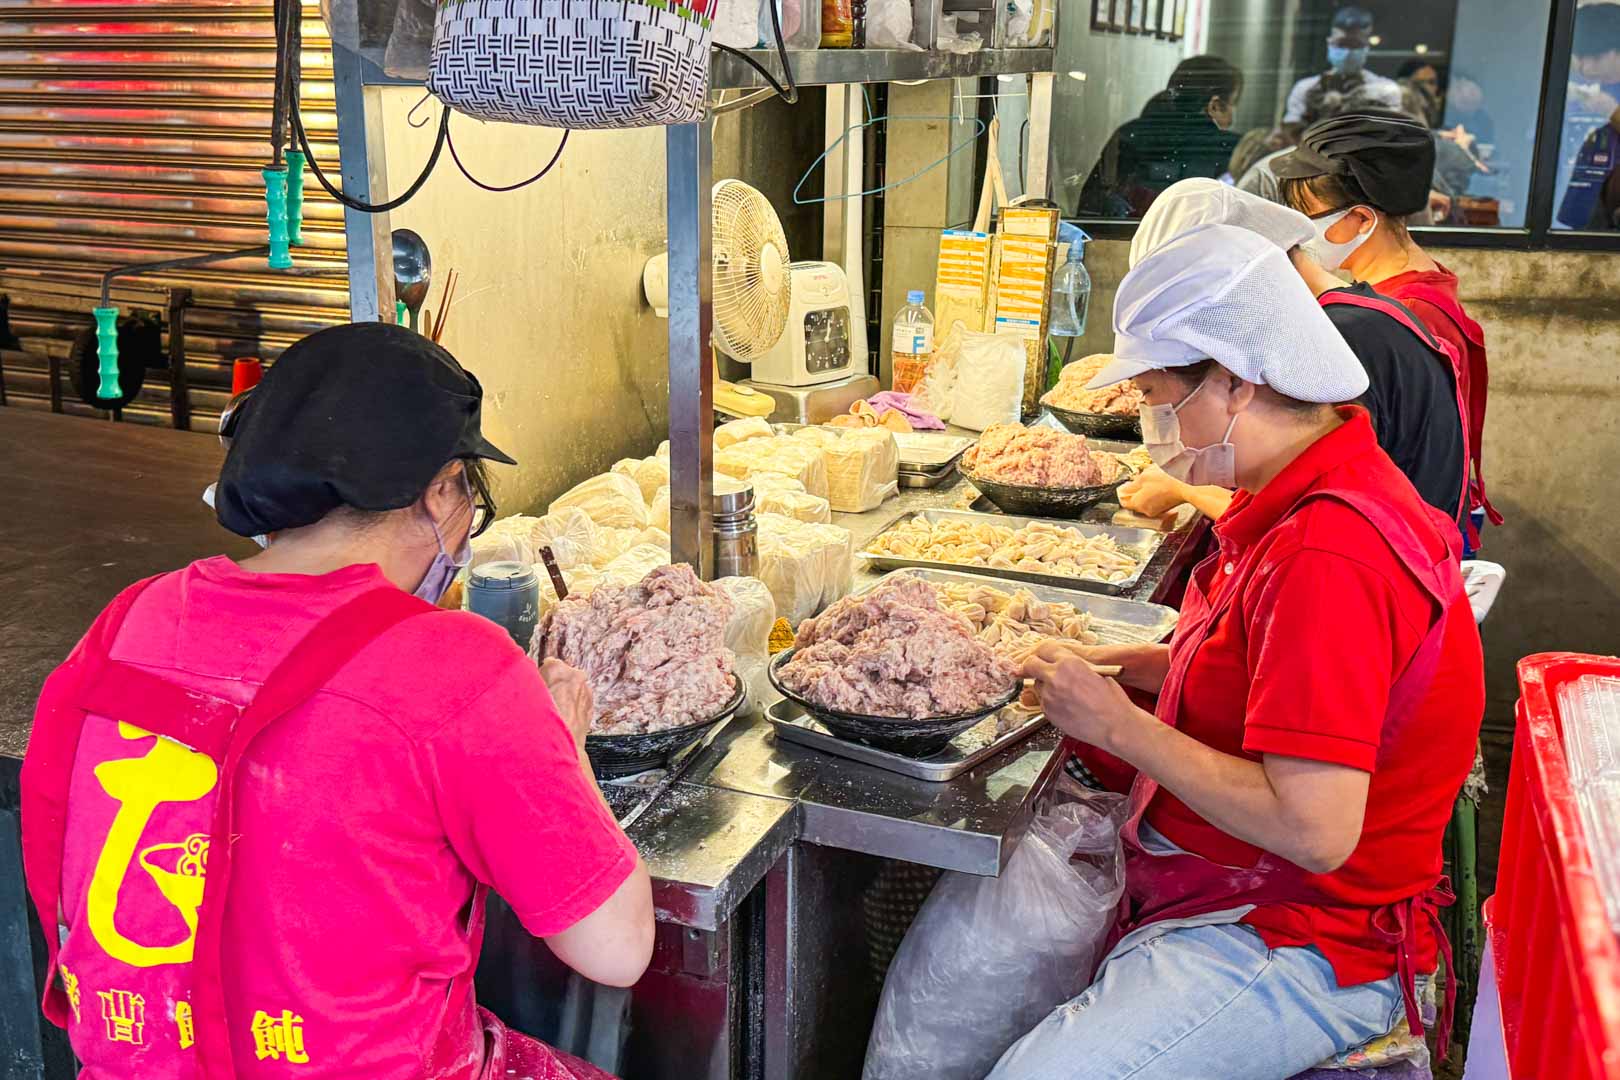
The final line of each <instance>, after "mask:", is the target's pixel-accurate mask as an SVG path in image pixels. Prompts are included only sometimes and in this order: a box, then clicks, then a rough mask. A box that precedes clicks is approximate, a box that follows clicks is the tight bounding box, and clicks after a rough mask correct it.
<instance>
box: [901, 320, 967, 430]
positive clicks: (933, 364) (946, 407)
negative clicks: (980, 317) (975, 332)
mask: <svg viewBox="0 0 1620 1080" xmlns="http://www.w3.org/2000/svg"><path fill="white" fill-rule="evenodd" d="M964 333H966V331H965V330H963V328H962V324H961V323H960V322H953V323H952V324H951V326H950V328H949V329H948V330H946V331H945V333H944V335H943V336H942V337H940V338H938V339H937V340H936V341H935V343H934V352H933V355H932V356H930V357H929V359H928V367H927V370H926V371H925V373H924V374H923V377H922V378H921V379H919V380H918V382H917V385H916V386H914V387H912V388H911V403H912V405H914V406H915V407H917V408H919V409H923V410H925V411H927V412H931V413H933V414H934V415H935V416H937V417H939V418H940V419H941V420H949V419H950V418H951V406H952V405H953V404H954V403H955V399H956V365H957V362H958V361H959V360H960V359H961V358H962V335H963V334H964Z"/></svg>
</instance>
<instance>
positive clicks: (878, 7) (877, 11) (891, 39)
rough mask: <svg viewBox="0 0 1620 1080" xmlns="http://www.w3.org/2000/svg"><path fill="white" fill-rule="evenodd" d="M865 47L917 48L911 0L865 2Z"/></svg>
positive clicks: (1026, 0) (870, 0)
mask: <svg viewBox="0 0 1620 1080" xmlns="http://www.w3.org/2000/svg"><path fill="white" fill-rule="evenodd" d="M1025 2H1028V0H1025ZM866 47H867V48H868V49H916V48H918V46H916V45H913V44H912V43H911V0H867V3H866Z"/></svg>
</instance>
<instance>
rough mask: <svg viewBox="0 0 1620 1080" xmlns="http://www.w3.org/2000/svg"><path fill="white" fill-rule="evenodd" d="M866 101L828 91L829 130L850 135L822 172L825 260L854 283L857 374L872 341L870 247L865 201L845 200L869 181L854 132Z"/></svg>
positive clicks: (849, 89) (855, 92)
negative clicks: (868, 327) (868, 273)
mask: <svg viewBox="0 0 1620 1080" xmlns="http://www.w3.org/2000/svg"><path fill="white" fill-rule="evenodd" d="M865 100H866V99H865V97H864V96H863V95H862V94H861V93H860V91H859V88H858V87H854V86H829V87H827V131H828V133H829V138H831V137H834V136H832V135H831V133H832V132H849V135H848V137H847V138H845V139H844V141H843V142H842V143H840V144H839V145H838V146H837V147H835V148H834V149H833V150H832V151H830V152H829V153H828V154H827V160H826V162H825V164H824V167H823V169H822V176H823V177H824V179H823V184H824V185H825V189H824V190H823V192H822V195H823V196H824V197H825V198H827V199H828V200H830V201H829V202H827V203H826V204H825V206H824V209H825V215H824V216H823V218H822V227H821V257H822V258H823V259H825V260H827V261H828V262H834V263H837V264H838V265H839V266H840V267H842V268H843V271H844V278H845V279H846V280H847V281H848V282H849V300H850V318H851V320H852V322H853V325H852V326H851V327H850V336H849V347H850V352H851V353H852V355H853V356H854V358H855V369H856V370H857V371H866V370H867V355H868V353H867V342H866V264H865V257H866V244H865V237H864V235H863V234H862V232H861V228H862V216H861V208H862V207H861V200H860V198H859V197H856V198H840V196H845V195H852V194H854V193H856V192H859V191H861V190H862V185H863V183H864V181H865V177H866V139H865V137H864V133H863V132H861V131H853V132H851V131H850V129H851V128H853V127H854V126H855V125H857V124H860V123H864V122H865V121H866V119H867V117H866V114H865V105H864V102H865Z"/></svg>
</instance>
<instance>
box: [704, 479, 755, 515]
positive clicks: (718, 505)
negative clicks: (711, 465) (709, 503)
mask: <svg viewBox="0 0 1620 1080" xmlns="http://www.w3.org/2000/svg"><path fill="white" fill-rule="evenodd" d="M753 508H754V485H752V484H750V483H747V482H746V481H743V480H738V479H736V478H735V477H731V476H716V477H715V478H714V512H715V513H716V514H720V515H722V516H730V515H732V514H741V513H744V512H746V511H748V510H752V509H753Z"/></svg>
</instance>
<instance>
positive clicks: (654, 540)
mask: <svg viewBox="0 0 1620 1080" xmlns="http://www.w3.org/2000/svg"><path fill="white" fill-rule="evenodd" d="M648 544H651V545H652V546H653V547H660V548H663V549H664V551H665V553H666V554H667V553H668V552H669V530H668V529H664V528H660V527H658V526H656V525H649V526H647V527H646V528H645V529H642V530H641V531H640V532H639V533H637V534H636V535H635V537H634V538H633V539H632V540H631V541H630V546H631V547H645V546H646V545H648Z"/></svg>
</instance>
